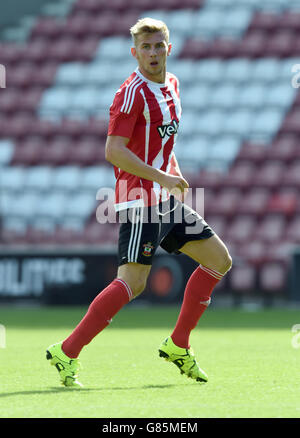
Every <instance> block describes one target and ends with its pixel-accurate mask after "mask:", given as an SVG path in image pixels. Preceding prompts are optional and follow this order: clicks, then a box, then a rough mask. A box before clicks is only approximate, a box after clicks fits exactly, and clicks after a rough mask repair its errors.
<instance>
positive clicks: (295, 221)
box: [285, 214, 300, 244]
mask: <svg viewBox="0 0 300 438" xmlns="http://www.w3.org/2000/svg"><path fill="white" fill-rule="evenodd" d="M285 240H286V241H288V242H295V243H296V244H300V214H297V215H295V216H294V217H293V218H292V219H291V221H290V222H289V223H288V225H287V227H286V231H285Z"/></svg>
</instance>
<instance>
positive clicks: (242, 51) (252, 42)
mask: <svg viewBox="0 0 300 438" xmlns="http://www.w3.org/2000/svg"><path fill="white" fill-rule="evenodd" d="M267 39H268V35H267V33H266V32H265V31H259V30H257V31H252V32H251V31H249V32H248V33H247V34H246V35H245V36H244V38H243V39H242V40H241V41H238V44H237V47H236V53H238V55H239V56H240V57H244V56H246V57H249V58H257V57H262V56H263V55H264V47H265V45H266V41H267Z"/></svg>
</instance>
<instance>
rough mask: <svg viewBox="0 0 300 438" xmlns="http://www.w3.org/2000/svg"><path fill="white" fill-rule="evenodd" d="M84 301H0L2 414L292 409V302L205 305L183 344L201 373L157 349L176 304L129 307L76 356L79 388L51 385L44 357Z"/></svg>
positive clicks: (258, 413)
mask: <svg viewBox="0 0 300 438" xmlns="http://www.w3.org/2000/svg"><path fill="white" fill-rule="evenodd" d="M84 312H85V308H11V307H5V308H1V310H0V323H1V324H3V325H5V327H6V348H0V417H1V418H15V417H19V418H25V417H28V418H40V417H41V418H52V417H58V418H67V417H80V418H90V417H95V418H120V417H121V418H182V417H183V418H186V417H188V418H196V417H197V418H202V417H207V418H230V417H231V418H238V417H244V418H245V417H247V418H253V417H256V418H261V417H263V418H275V417H288V418H295V417H297V418H298V417H300V384H299V375H300V373H299V368H300V366H299V365H300V349H297V348H293V347H292V344H291V341H292V337H293V333H292V331H291V328H292V326H293V325H294V324H297V323H298V324H300V315H299V312H298V311H287V310H271V309H269V310H264V311H257V312H243V311H236V310H219V309H214V308H210V309H208V310H207V312H206V313H205V314H204V315H203V317H202V319H201V321H200V323H199V326H198V328H197V329H196V330H195V331H194V332H193V334H192V337H191V343H192V346H193V348H194V351H195V353H196V357H197V359H198V362H199V364H200V366H201V367H202V368H203V369H204V370H205V371H206V372H207V373H208V376H209V382H208V383H206V384H199V383H197V382H194V381H192V380H191V379H187V378H186V377H185V376H181V375H180V373H179V370H178V369H177V367H175V366H174V365H173V364H170V363H167V362H166V361H164V360H163V359H161V358H159V357H158V354H157V348H158V346H159V344H160V343H161V341H162V340H163V339H164V338H165V337H166V336H168V335H169V334H170V332H171V329H172V327H173V325H174V323H175V321H176V318H177V314H178V308H176V307H173V308H166V307H161V308H136V307H133V306H128V307H127V308H125V309H123V310H122V312H120V313H119V314H118V315H117V316H116V317H115V318H114V321H113V323H112V324H111V325H110V326H109V327H108V328H107V329H106V330H104V331H103V332H102V333H101V334H100V335H99V336H97V337H96V338H95V339H94V340H93V342H92V343H91V344H90V345H89V346H87V347H86V348H85V349H84V350H83V351H82V354H81V355H80V360H81V362H82V365H83V369H82V371H81V373H80V380H81V382H82V383H83V384H84V386H85V387H84V389H82V390H72V389H68V388H64V387H61V386H60V385H59V380H58V373H57V371H56V369H55V368H54V367H51V366H50V365H49V362H48V361H46V359H45V350H46V348H47V346H48V345H49V344H52V343H54V342H58V341H59V340H62V339H64V337H66V336H67V335H68V334H69V333H70V331H71V330H72V328H73V327H74V326H75V325H76V323H77V322H78V321H79V320H80V319H81V317H82V316H83V314H84Z"/></svg>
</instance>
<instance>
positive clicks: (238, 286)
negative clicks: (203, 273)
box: [229, 263, 257, 293]
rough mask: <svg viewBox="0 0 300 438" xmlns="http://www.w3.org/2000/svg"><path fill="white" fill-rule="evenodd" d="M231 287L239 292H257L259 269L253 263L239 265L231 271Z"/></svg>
mask: <svg viewBox="0 0 300 438" xmlns="http://www.w3.org/2000/svg"><path fill="white" fill-rule="evenodd" d="M229 284H230V288H231V289H232V290H233V291H234V292H237V293H251V292H256V287H257V271H256V269H255V267H254V266H253V265H251V264H247V263H243V264H240V265H237V266H235V267H234V269H232V271H230V272H229Z"/></svg>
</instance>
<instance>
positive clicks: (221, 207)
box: [205, 188, 241, 217]
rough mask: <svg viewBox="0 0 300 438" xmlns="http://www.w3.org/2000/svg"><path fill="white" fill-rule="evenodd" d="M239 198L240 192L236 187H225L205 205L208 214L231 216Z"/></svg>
mask: <svg viewBox="0 0 300 438" xmlns="http://www.w3.org/2000/svg"><path fill="white" fill-rule="evenodd" d="M240 198H241V193H240V191H239V190H238V189H236V188H227V189H226V188H225V189H222V190H221V191H220V193H219V194H218V195H217V196H215V197H214V198H212V200H211V202H210V203H208V205H206V206H205V210H206V212H207V213H208V214H214V215H218V214H220V215H224V216H226V217H228V216H232V215H233V214H234V212H235V209H236V206H237V204H238V203H239V201H240Z"/></svg>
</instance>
